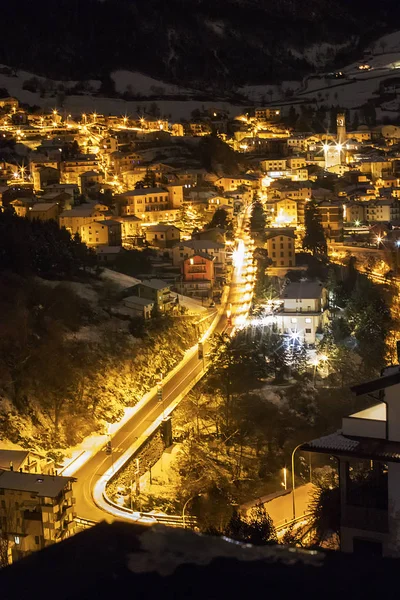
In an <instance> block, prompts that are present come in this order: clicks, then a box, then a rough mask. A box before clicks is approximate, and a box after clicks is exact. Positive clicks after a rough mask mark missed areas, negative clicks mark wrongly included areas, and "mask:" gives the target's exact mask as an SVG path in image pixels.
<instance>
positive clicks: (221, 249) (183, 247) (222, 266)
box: [172, 240, 226, 275]
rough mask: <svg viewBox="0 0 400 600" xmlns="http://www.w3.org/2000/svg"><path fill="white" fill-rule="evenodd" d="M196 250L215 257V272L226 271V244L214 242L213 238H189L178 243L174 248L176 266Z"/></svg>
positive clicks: (173, 256) (173, 254) (173, 258)
mask: <svg viewBox="0 0 400 600" xmlns="http://www.w3.org/2000/svg"><path fill="white" fill-rule="evenodd" d="M196 252H203V253H204V254H209V255H210V256H213V257H215V272H216V274H217V275H223V274H224V273H225V271H226V252H225V246H224V244H220V243H218V242H213V241H212V240H188V241H185V242H181V243H179V244H176V246H174V247H173V248H172V263H173V265H174V267H179V266H180V265H181V264H182V262H183V260H185V259H186V258H190V257H191V256H193V255H194V254H195V253H196Z"/></svg>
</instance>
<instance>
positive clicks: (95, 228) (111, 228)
mask: <svg viewBox="0 0 400 600" xmlns="http://www.w3.org/2000/svg"><path fill="white" fill-rule="evenodd" d="M80 235H81V238H82V242H84V243H85V244H87V245H88V246H121V243H122V235H121V223H119V222H118V221H114V220H113V219H107V220H105V221H92V222H91V223H88V224H87V225H82V226H81V228H80Z"/></svg>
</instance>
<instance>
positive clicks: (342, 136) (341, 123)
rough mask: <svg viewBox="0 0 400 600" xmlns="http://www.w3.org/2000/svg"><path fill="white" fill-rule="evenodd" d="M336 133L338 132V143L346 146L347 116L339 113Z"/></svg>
mask: <svg viewBox="0 0 400 600" xmlns="http://www.w3.org/2000/svg"><path fill="white" fill-rule="evenodd" d="M336 132H337V143H338V144H342V145H343V144H344V143H345V142H346V138H347V134H346V116H345V114H344V113H338V114H337V115H336Z"/></svg>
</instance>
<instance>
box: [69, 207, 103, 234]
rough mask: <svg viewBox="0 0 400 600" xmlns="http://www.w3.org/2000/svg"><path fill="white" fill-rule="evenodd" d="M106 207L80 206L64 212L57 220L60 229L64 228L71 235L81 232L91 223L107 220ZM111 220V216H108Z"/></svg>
mask: <svg viewBox="0 0 400 600" xmlns="http://www.w3.org/2000/svg"><path fill="white" fill-rule="evenodd" d="M108 216H109V215H108V207H107V206H104V205H99V204H82V205H81V206H76V207H75V208H73V209H71V210H64V211H63V212H62V213H61V214H60V217H59V219H58V223H59V225H60V227H65V229H67V230H68V231H69V232H70V233H71V234H72V235H74V234H75V233H79V234H80V232H81V227H82V226H83V225H87V224H89V223H92V221H103V220H104V219H106V218H108ZM109 217H110V218H111V215H110V216H109Z"/></svg>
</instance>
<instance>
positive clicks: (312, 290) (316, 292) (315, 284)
mask: <svg viewBox="0 0 400 600" xmlns="http://www.w3.org/2000/svg"><path fill="white" fill-rule="evenodd" d="M322 290H323V286H322V283H321V282H320V281H296V282H294V283H289V284H288V285H287V286H286V287H285V288H284V290H283V293H282V295H281V298H283V299H285V298H288V299H303V300H315V299H317V298H321V295H322Z"/></svg>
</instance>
